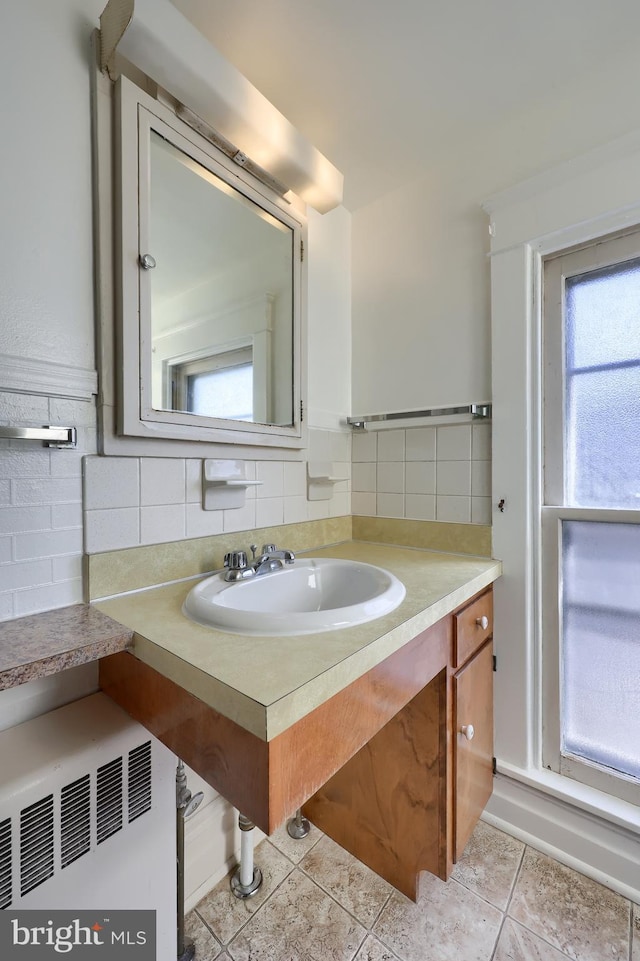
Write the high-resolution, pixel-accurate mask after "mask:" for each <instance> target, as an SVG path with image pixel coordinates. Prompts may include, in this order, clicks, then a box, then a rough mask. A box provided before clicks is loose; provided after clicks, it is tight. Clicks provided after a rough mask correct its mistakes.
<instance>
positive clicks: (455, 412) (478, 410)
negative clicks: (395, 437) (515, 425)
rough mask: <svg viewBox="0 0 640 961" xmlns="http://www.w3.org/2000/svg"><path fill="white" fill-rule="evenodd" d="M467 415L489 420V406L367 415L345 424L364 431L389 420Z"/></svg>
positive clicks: (474, 405) (436, 408)
mask: <svg viewBox="0 0 640 961" xmlns="http://www.w3.org/2000/svg"><path fill="white" fill-rule="evenodd" d="M464 414H466V415H468V416H469V417H471V418H472V419H473V420H490V419H491V404H467V405H466V406H463V407H429V408H427V409H426V410H406V411H393V412H392V413H390V414H367V415H366V416H362V417H347V424H350V425H351V427H353V429H354V430H365V428H366V426H367V424H373V423H379V422H381V421H390V420H409V419H410V418H414V417H454V416H459V415H464Z"/></svg>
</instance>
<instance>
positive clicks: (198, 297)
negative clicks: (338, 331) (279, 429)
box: [149, 131, 294, 426]
mask: <svg viewBox="0 0 640 961" xmlns="http://www.w3.org/2000/svg"><path fill="white" fill-rule="evenodd" d="M150 184H151V187H150V193H151V196H150V233H149V239H150V253H151V255H152V256H153V258H154V260H155V267H153V268H152V269H151V271H150V273H151V276H150V280H151V350H152V405H153V408H154V410H158V411H162V410H164V411H184V412H187V413H189V414H195V415H201V416H205V417H215V418H224V419H228V420H236V421H248V422H254V423H260V424H274V425H278V426H288V425H291V424H292V423H293V401H292V396H293V394H292V383H293V247H294V244H293V240H294V237H293V230H292V229H291V227H289V226H288V225H287V224H285V223H282V222H281V221H279V220H278V219H277V218H276V217H274V216H272V214H270V213H268V212H267V211H266V210H263V209H262V208H261V207H260V206H259V205H258V204H257V203H255V202H254V201H253V200H251V199H249V198H248V197H246V196H245V195H244V194H243V193H241V192H240V191H239V190H236V189H235V188H234V187H232V186H230V185H229V184H227V183H226V181H225V180H222V179H221V178H220V177H217V176H216V175H215V174H213V173H212V172H211V171H210V170H208V169H207V168H206V167H203V166H202V165H201V164H199V163H197V162H196V161H195V160H193V159H192V158H191V157H190V156H188V155H187V154H186V153H185V152H183V151H182V150H180V149H178V148H177V147H176V146H175V145H174V144H172V143H170V142H169V141H168V140H166V139H164V138H163V137H161V136H160V135H159V134H158V133H156V132H155V131H151V144H150Z"/></svg>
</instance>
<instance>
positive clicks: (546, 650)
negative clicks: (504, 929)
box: [539, 227, 640, 803]
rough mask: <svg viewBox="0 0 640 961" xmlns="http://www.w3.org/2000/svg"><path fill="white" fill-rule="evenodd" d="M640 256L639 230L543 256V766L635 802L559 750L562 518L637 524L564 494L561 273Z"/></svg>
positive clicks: (606, 774) (632, 791)
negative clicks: (574, 501) (571, 502)
mask: <svg viewBox="0 0 640 961" xmlns="http://www.w3.org/2000/svg"><path fill="white" fill-rule="evenodd" d="M639 256H640V231H639V230H638V228H637V227H635V228H633V229H632V230H627V231H623V232H617V233H616V234H612V235H609V236H603V237H600V238H597V239H596V240H593V241H591V242H590V243H588V244H585V245H581V246H579V247H571V248H568V249H566V250H562V251H559V252H556V253H554V254H552V255H550V256H548V257H546V258H543V261H542V274H543V277H542V280H543V283H542V330H541V340H542V343H541V384H540V388H541V399H540V400H541V427H542V438H541V441H542V464H541V469H542V478H541V485H540V495H541V496H540V529H539V537H540V540H539V545H540V554H539V558H540V567H539V577H540V582H539V583H540V625H541V641H540V651H541V667H540V672H541V692H540V746H541V760H542V765H543V767H545V768H547V769H549V770H551V771H554V772H556V773H558V774H560V775H563V776H566V777H569V778H571V779H573V780H576V781H579V782H581V783H583V784H586V785H589V786H591V787H594V788H596V789H598V790H601V791H604V792H606V793H607V794H610V795H613V796H617V797H619V798H622V799H623V800H628V801H632V802H634V803H635V802H636V801H637V794H638V781H637V779H635V778H631V777H628V776H627V775H624V774H623V773H621V772H614V771H613V770H611V769H607V768H605V767H604V766H603V765H599V764H597V763H595V762H590V761H589V760H587V759H584V758H578V757H576V756H574V755H570V754H563V752H562V750H561V736H562V698H561V687H562V678H561V670H562V656H561V643H562V642H561V638H562V602H561V599H562V522H563V521H565V520H566V521H570V520H579V521H591V522H604V523H620V524H640V510H637V511H636V510H629V509H624V508H615V507H606V508H603V507H573V506H568V505H567V504H566V501H565V476H564V470H565V464H564V446H565V431H566V416H565V415H566V393H565V390H566V383H565V371H566V352H565V349H566V344H565V309H564V307H565V280H566V278H568V277H574V276H576V275H579V274H583V273H589V272H591V271H595V270H598V269H601V268H605V267H609V266H613V265H615V264H618V263H624V262H625V261H629V260H634V259H637V258H638V257H639Z"/></svg>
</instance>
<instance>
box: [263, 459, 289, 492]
mask: <svg viewBox="0 0 640 961" xmlns="http://www.w3.org/2000/svg"><path fill="white" fill-rule="evenodd" d="M256 480H259V481H261V484H260V486H259V487H256V497H257V498H258V499H260V498H261V497H282V496H283V495H284V465H283V463H282V461H281V460H261V461H258V462H257V464H256Z"/></svg>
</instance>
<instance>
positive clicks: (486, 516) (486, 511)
mask: <svg viewBox="0 0 640 961" xmlns="http://www.w3.org/2000/svg"><path fill="white" fill-rule="evenodd" d="M492 520H493V518H492V516H491V498H490V497H472V498H471V523H472V524H488V525H491V523H492Z"/></svg>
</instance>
